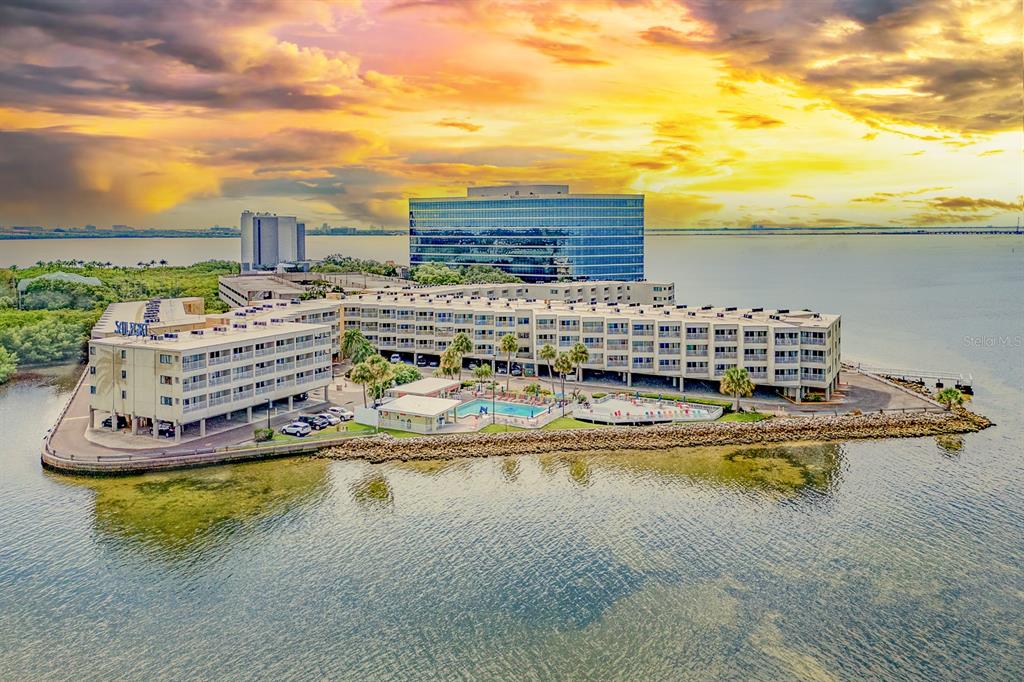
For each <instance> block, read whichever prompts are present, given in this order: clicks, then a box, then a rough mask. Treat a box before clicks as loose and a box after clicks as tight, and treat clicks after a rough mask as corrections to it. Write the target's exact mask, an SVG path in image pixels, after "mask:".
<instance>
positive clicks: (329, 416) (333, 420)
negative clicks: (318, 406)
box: [317, 412, 341, 426]
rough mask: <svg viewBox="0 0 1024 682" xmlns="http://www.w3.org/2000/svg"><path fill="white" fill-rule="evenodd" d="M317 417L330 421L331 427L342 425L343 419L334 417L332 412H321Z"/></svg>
mask: <svg viewBox="0 0 1024 682" xmlns="http://www.w3.org/2000/svg"><path fill="white" fill-rule="evenodd" d="M317 416H318V417H323V418H324V419H326V420H327V421H329V422H330V423H331V426H334V425H335V424H340V423H341V417H338V416H336V415H333V414H331V413H330V412H321V413H320V414H318V415H317Z"/></svg>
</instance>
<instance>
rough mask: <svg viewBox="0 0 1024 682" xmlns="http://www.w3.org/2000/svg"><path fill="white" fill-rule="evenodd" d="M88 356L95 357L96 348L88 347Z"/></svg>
mask: <svg viewBox="0 0 1024 682" xmlns="http://www.w3.org/2000/svg"><path fill="white" fill-rule="evenodd" d="M89 355H96V346H89Z"/></svg>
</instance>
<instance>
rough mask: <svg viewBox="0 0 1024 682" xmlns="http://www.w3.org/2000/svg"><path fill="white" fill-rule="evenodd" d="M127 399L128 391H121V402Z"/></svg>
mask: <svg viewBox="0 0 1024 682" xmlns="http://www.w3.org/2000/svg"><path fill="white" fill-rule="evenodd" d="M127 399H128V391H121V400H127Z"/></svg>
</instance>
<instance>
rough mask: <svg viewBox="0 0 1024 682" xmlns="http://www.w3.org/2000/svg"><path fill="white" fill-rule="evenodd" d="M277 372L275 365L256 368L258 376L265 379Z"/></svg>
mask: <svg viewBox="0 0 1024 682" xmlns="http://www.w3.org/2000/svg"><path fill="white" fill-rule="evenodd" d="M276 371H277V370H276V369H274V366H273V365H268V366H266V367H257V368H256V376H258V377H265V376H267V375H268V374H273V373H274V372H276Z"/></svg>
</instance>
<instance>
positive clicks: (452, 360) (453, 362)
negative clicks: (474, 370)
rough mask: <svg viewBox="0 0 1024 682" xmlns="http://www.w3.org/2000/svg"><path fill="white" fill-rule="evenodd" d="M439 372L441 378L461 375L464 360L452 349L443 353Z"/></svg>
mask: <svg viewBox="0 0 1024 682" xmlns="http://www.w3.org/2000/svg"><path fill="white" fill-rule="evenodd" d="M439 364H440V366H439V367H438V368H437V371H438V372H439V373H440V374H441V376H445V377H448V378H451V377H454V376H455V375H456V374H458V373H459V369H460V367H461V366H462V359H461V358H459V356H458V354H457V353H453V352H452V351H451V348H449V349H448V350H446V351H445V352H443V353H441V362H440V363H439Z"/></svg>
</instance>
